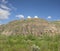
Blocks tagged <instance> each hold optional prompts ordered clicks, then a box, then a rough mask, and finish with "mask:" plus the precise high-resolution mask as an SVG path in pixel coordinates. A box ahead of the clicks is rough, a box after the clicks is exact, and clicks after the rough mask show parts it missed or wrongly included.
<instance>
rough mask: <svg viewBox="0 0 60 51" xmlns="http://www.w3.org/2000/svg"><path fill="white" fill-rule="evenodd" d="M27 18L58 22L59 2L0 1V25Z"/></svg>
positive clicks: (59, 15) (34, 0)
mask: <svg viewBox="0 0 60 51" xmlns="http://www.w3.org/2000/svg"><path fill="white" fill-rule="evenodd" d="M28 16H30V17H32V18H33V17H34V16H37V17H39V18H43V19H46V20H60V0H0V24H3V23H7V22H10V21H12V20H17V19H21V17H24V18H27V17H28Z"/></svg>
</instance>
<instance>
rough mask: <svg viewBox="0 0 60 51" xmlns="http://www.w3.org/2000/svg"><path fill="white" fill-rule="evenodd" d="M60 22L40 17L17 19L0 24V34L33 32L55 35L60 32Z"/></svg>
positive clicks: (33, 33)
mask: <svg viewBox="0 0 60 51" xmlns="http://www.w3.org/2000/svg"><path fill="white" fill-rule="evenodd" d="M58 25H59V26H58ZM59 28H60V22H59V23H58V22H57V23H56V22H52V23H51V22H48V21H46V20H44V19H40V18H31V19H25V20H15V21H11V22H9V23H8V24H4V25H0V34H4V35H11V34H13V35H14V34H23V35H27V34H32V35H38V36H39V35H42V34H50V35H52V34H53V35H54V34H57V33H60V29H59Z"/></svg>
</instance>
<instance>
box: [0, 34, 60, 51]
mask: <svg viewBox="0 0 60 51" xmlns="http://www.w3.org/2000/svg"><path fill="white" fill-rule="evenodd" d="M34 45H35V47H37V46H38V48H39V51H60V35H55V36H48V35H43V36H40V37H37V36H33V35H27V36H23V35H11V36H4V35H0V51H33V46H34ZM37 51H38V50H37Z"/></svg>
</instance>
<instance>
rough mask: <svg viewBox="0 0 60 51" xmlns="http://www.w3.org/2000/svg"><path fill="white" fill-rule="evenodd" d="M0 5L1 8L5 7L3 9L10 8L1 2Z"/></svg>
mask: <svg viewBox="0 0 60 51" xmlns="http://www.w3.org/2000/svg"><path fill="white" fill-rule="evenodd" d="M0 7H1V8H2V9H5V10H11V9H10V8H9V7H7V6H6V5H3V4H1V5H0Z"/></svg>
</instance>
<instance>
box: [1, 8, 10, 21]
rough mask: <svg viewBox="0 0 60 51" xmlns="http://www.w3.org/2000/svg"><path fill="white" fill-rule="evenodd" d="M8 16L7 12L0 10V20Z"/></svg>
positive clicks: (8, 12)
mask: <svg viewBox="0 0 60 51" xmlns="http://www.w3.org/2000/svg"><path fill="white" fill-rule="evenodd" d="M9 15H10V11H9V10H4V9H1V8H0V20H4V19H8V18H9Z"/></svg>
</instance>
